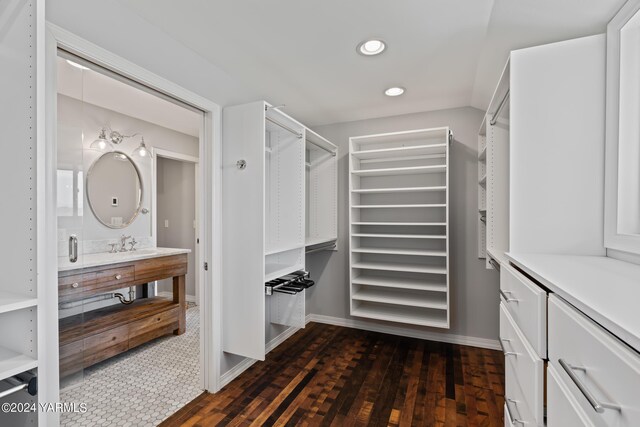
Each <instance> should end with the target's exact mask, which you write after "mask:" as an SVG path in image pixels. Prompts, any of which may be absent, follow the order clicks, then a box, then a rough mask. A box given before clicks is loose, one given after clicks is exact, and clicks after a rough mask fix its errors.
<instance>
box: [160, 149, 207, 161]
mask: <svg viewBox="0 0 640 427" xmlns="http://www.w3.org/2000/svg"><path fill="white" fill-rule="evenodd" d="M151 153H152V154H153V156H154V158H155V157H157V156H160V157H163V158H165V159H172V160H180V161H181V162H189V163H195V164H198V163H199V162H200V159H199V158H198V157H195V156H189V155H188V154H182V153H176V152H175V151H171V150H163V149H162V148H155V147H154V148H152V149H151Z"/></svg>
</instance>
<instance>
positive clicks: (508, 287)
mask: <svg viewBox="0 0 640 427" xmlns="http://www.w3.org/2000/svg"><path fill="white" fill-rule="evenodd" d="M500 292H501V294H502V297H503V298H504V300H505V306H506V307H507V309H508V310H509V313H510V314H511V316H512V317H513V319H514V320H515V322H516V324H517V325H518V327H519V328H520V330H521V331H522V333H523V334H524V336H525V337H527V340H528V341H529V344H531V346H532V347H533V348H534V350H535V351H536V353H538V356H540V357H541V358H542V359H546V358H547V292H546V291H544V290H543V289H541V288H540V287H539V286H537V285H536V284H535V283H533V282H531V281H530V280H529V279H527V278H526V277H525V276H523V275H522V274H520V272H518V271H517V270H516V269H515V268H513V267H512V266H510V265H506V264H503V265H502V266H501V267H500Z"/></svg>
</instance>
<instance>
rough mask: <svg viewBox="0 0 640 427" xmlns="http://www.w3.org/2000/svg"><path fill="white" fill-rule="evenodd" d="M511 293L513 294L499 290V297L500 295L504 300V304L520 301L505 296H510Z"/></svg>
mask: <svg viewBox="0 0 640 427" xmlns="http://www.w3.org/2000/svg"><path fill="white" fill-rule="evenodd" d="M512 293H513V292H511V291H503V290H502V289H500V295H502V298H504V300H505V301H506V302H519V301H520V300H519V299H516V298H509V297H508V296H507V294H512Z"/></svg>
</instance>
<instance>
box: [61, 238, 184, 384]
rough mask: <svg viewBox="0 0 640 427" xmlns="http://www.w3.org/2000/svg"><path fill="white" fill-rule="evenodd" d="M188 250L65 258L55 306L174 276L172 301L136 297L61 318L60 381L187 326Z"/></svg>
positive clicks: (162, 250) (182, 329)
mask: <svg viewBox="0 0 640 427" xmlns="http://www.w3.org/2000/svg"><path fill="white" fill-rule="evenodd" d="M189 252H190V250H188V249H169V248H149V249H141V250H138V251H130V252H123V253H99V254H86V255H84V256H83V262H82V265H76V264H74V263H71V262H69V261H68V260H67V259H65V260H64V261H61V262H60V264H59V266H58V298H59V302H61V303H64V302H69V301H79V300H83V299H86V298H89V297H92V296H96V295H100V294H105V293H109V292H114V291H116V290H118V289H122V288H126V287H130V286H138V285H143V284H146V283H149V282H153V281H156V280H162V279H168V278H173V298H171V299H169V298H162V297H152V298H140V299H136V300H134V301H133V302H132V303H131V304H115V305H110V306H107V307H104V308H99V309H97V310H92V311H88V312H85V313H80V314H77V315H74V316H71V317H66V318H62V319H60V325H59V327H60V335H59V336H60V377H65V376H68V375H70V374H72V373H74V372H78V371H80V370H82V369H84V368H87V367H89V366H91V365H94V364H96V363H98V362H101V361H103V360H106V359H108V358H110V357H113V356H115V355H117V354H120V353H122V352H125V351H127V350H129V349H132V348H134V347H137V346H139V345H141V344H144V343H146V342H148V341H150V340H153V339H155V338H158V337H161V336H163V335H167V334H171V333H173V334H175V335H181V334H182V333H184V332H185V327H186V323H185V322H186V319H185V312H186V300H185V275H186V273H187V254H188V253H189Z"/></svg>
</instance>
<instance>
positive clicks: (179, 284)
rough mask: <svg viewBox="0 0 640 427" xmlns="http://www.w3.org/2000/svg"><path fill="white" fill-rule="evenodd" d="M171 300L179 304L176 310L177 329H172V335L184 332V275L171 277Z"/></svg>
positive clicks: (185, 325) (185, 322) (185, 306)
mask: <svg viewBox="0 0 640 427" xmlns="http://www.w3.org/2000/svg"><path fill="white" fill-rule="evenodd" d="M173 302H176V303H178V304H180V311H179V312H178V329H176V330H175V331H173V334H174V335H182V334H184V332H185V330H186V327H187V300H186V298H185V290H184V275H182V276H175V277H174V278H173Z"/></svg>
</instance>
